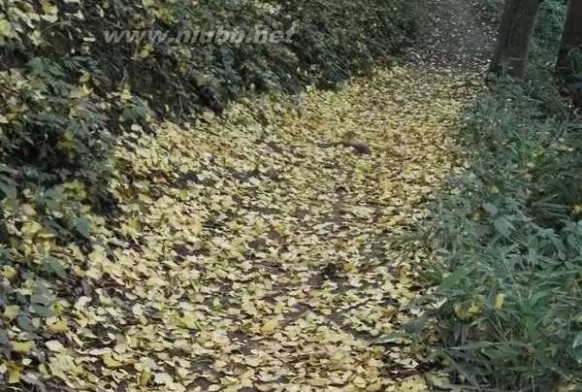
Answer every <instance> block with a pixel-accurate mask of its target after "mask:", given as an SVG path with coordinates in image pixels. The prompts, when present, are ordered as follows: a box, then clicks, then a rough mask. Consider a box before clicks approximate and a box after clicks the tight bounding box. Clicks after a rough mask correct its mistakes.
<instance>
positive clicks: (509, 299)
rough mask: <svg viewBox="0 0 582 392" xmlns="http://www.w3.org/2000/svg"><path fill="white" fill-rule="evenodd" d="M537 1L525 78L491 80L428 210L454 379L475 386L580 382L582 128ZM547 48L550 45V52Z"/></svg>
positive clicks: (549, 20)
mask: <svg viewBox="0 0 582 392" xmlns="http://www.w3.org/2000/svg"><path fill="white" fill-rule="evenodd" d="M557 5H559V3H558V2H553V3H552V2H546V4H545V5H544V10H543V11H542V17H541V20H540V23H539V26H538V33H537V37H538V38H537V40H536V44H535V48H536V51H537V52H536V54H535V56H534V58H533V59H534V61H533V63H532V66H531V69H530V77H531V80H530V81H528V82H524V83H521V84H517V83H515V82H513V81H509V80H498V81H496V82H495V83H494V86H493V88H492V91H491V92H490V93H488V94H484V95H483V96H482V97H480V98H479V99H478V100H477V101H476V102H475V104H474V105H473V106H472V107H471V108H469V109H468V110H467V112H466V115H465V118H464V125H463V128H462V140H463V150H464V151H467V153H466V156H465V159H467V161H468V162H469V163H470V168H469V169H468V170H467V171H466V172H465V173H464V174H463V175H462V176H461V177H459V178H456V179H454V180H453V181H452V182H451V188H452V191H451V192H450V194H449V195H447V196H446V197H444V198H443V199H442V200H441V201H440V202H439V204H438V205H435V208H434V210H433V212H434V215H433V218H434V224H432V225H431V227H430V228H428V229H427V232H426V234H427V236H428V237H427V238H428V239H429V241H430V243H431V245H432V247H433V249H435V259H437V260H439V261H438V262H435V263H434V265H432V267H433V268H431V270H430V274H428V275H427V276H428V277H430V279H432V281H433V282H434V283H435V284H437V285H438V289H437V290H436V291H435V293H434V295H433V296H431V297H430V301H431V302H434V303H438V304H440V306H439V307H438V309H436V310H435V313H434V314H435V316H436V317H437V319H438V321H439V322H438V324H437V325H438V331H439V336H440V338H441V339H442V343H443V346H442V348H441V349H439V350H437V351H438V352H436V353H435V355H437V356H440V357H444V358H446V359H447V360H448V361H449V362H450V363H451V364H452V368H453V369H454V372H455V374H456V376H457V379H456V381H457V382H459V383H462V384H465V385H471V386H472V387H475V388H477V389H480V390H511V391H517V390H519V391H550V390H557V389H558V388H564V390H575V389H568V388H574V386H576V385H581V383H582V366H581V364H582V353H581V350H580V339H582V338H581V334H582V305H581V304H582V300H581V298H582V220H581V219H580V218H581V217H582V187H581V186H580V184H582V181H581V180H582V178H581V173H580V165H581V164H582V162H581V161H580V156H581V154H580V151H581V149H582V143H581V142H580V132H581V128H580V126H579V124H577V123H575V122H571V121H570V118H569V117H570V116H569V113H567V112H566V110H565V109H564V108H563V106H562V99H561V98H560V95H559V93H558V91H557V90H556V88H555V87H554V86H553V78H552V74H551V63H550V62H548V61H547V60H548V58H549V57H547V55H549V53H550V52H552V54H553V55H555V53H553V49H552V50H549V51H547V52H546V51H542V48H544V47H551V46H544V45H546V44H542V43H543V42H546V41H545V40H548V41H547V42H550V41H551V42H552V45H553V47H554V48H556V47H557V46H556V40H558V42H559V33H558V32H557V31H556V29H555V28H556V26H557V25H558V24H559V23H560V20H562V19H561V18H562V17H563V12H562V11H563V9H562V8H560V7H562V5H560V7H557ZM552 58H553V57H552Z"/></svg>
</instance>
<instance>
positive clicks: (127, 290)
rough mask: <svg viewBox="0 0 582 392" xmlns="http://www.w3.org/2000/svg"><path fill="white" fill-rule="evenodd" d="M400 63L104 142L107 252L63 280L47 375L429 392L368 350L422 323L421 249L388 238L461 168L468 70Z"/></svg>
mask: <svg viewBox="0 0 582 392" xmlns="http://www.w3.org/2000/svg"><path fill="white" fill-rule="evenodd" d="M437 3H439V7H445V8H446V7H450V6H451V4H452V3H454V6H455V7H462V11H463V12H465V11H467V7H470V5H469V3H467V2H465V1H453V0H451V1H450V2H447V4H445V3H443V2H437ZM449 3H451V4H449ZM439 9H441V8H439ZM441 27H442V26H441ZM443 34H446V32H444V33H443ZM479 34H480V33H479ZM480 37H481V36H480ZM481 38H482V37H481ZM445 39H446V37H445ZM409 55H410V57H409V60H408V62H407V63H406V64H403V65H400V66H397V67H394V68H392V69H389V70H379V71H377V72H376V73H375V74H374V75H373V76H372V77H369V78H359V79H356V80H354V81H352V82H351V83H350V84H349V85H347V86H346V87H345V88H343V89H341V90H339V91H323V92H322V91H318V90H311V91H308V92H307V93H306V94H305V95H304V96H303V97H302V98H301V100H300V102H297V101H294V100H291V99H290V100H288V101H284V99H283V98H281V97H278V98H277V99H271V98H268V97H267V98H265V99H264V100H262V101H261V102H253V103H250V102H240V103H237V104H234V105H232V106H231V107H230V109H229V110H227V112H226V113H225V115H224V117H222V118H214V117H213V116H212V115H207V116H206V118H205V120H203V121H201V122H199V123H198V124H191V126H189V127H188V126H186V127H184V126H178V125H176V124H171V123H164V124H159V126H158V128H159V129H158V133H157V135H156V136H151V135H148V134H146V133H142V134H140V132H139V131H137V130H136V133H135V135H134V137H133V138H132V137H127V138H126V140H123V141H122V142H120V144H119V148H118V150H117V152H116V155H117V157H118V159H119V162H120V164H119V170H118V173H117V174H116V180H115V181H113V182H112V185H111V191H112V193H113V194H114V195H115V197H116V198H117V199H118V202H119V205H120V212H119V215H118V216H117V217H116V218H115V220H114V222H108V223H107V224H105V223H104V222H102V225H101V234H100V238H101V240H102V241H103V244H104V245H107V248H109V249H112V251H111V252H106V251H105V247H104V248H103V250H102V251H100V250H99V249H97V250H96V251H95V252H93V253H92V255H91V263H90V264H89V265H90V269H89V270H88V271H84V272H79V273H80V274H81V275H84V279H83V282H84V285H83V288H82V289H79V290H77V291H76V292H73V293H71V294H72V295H74V296H75V297H74V299H72V301H71V302H72V306H71V308H70V309H68V310H67V312H68V318H69V320H70V324H71V325H73V324H75V325H78V326H79V327H78V328H76V329H70V330H69V331H68V332H67V334H66V335H67V340H68V341H69V342H70V345H69V346H65V347H57V348H58V349H56V350H54V351H55V352H54V357H51V358H49V359H48V360H47V363H48V367H49V368H50V371H51V372H52V374H54V375H56V376H57V377H59V378H60V379H62V380H64V382H65V384H67V385H68V386H69V387H70V388H72V389H73V390H99V391H116V392H120V391H141V390H148V391H153V390H160V391H246V392H252V391H301V392H306V391H370V392H372V391H422V390H428V389H427V388H428V386H427V383H426V382H427V381H426V380H425V379H424V378H423V377H421V372H420V369H419V367H421V365H420V364H421V361H422V357H421V354H420V353H418V352H415V350H414V349H413V348H411V347H408V346H406V345H394V346H392V347H390V348H389V349H387V348H386V347H385V346H381V345H375V344H374V343H373V341H374V339H375V338H377V337H379V336H383V335H386V334H388V333H390V332H393V331H398V330H399V329H400V327H401V326H402V324H403V323H406V322H407V321H409V320H410V319H411V318H412V317H415V316H417V315H419V314H420V313H421V312H422V309H418V308H415V307H414V306H411V301H412V300H413V299H414V298H416V297H417V296H418V295H419V290H420V288H419V287H418V284H417V282H416V281H415V277H416V271H417V270H418V268H420V266H421V264H422V260H423V251H422V249H406V248H403V247H402V246H400V245H397V244H395V242H394V241H393V240H394V239H395V238H396V237H397V236H398V235H399V234H401V233H404V232H406V230H407V229H409V228H410V227H411V226H412V225H414V224H416V223H417V222H418V221H419V220H420V219H422V218H423V217H424V216H425V214H426V206H427V202H428V201H429V200H430V199H431V198H432V197H433V196H434V194H435V192H436V191H437V190H438V189H439V188H441V187H442V185H443V181H444V180H445V179H446V177H447V175H449V174H450V173H451V172H454V171H455V170H459V165H460V164H459V162H457V161H456V159H455V154H453V151H454V149H455V147H454V145H455V143H454V139H453V137H454V132H452V130H454V129H455V126H456V124H457V121H458V117H459V111H460V110H461V108H462V107H463V105H465V104H466V103H467V102H468V101H469V100H470V99H471V97H472V96H474V95H475V94H476V93H477V92H478V90H479V88H480V86H479V85H478V83H472V82H471V83H468V81H474V80H477V79H478V78H479V76H478V73H479V72H480V70H479V67H480V66H475V67H469V66H464V68H463V66H461V67H460V68H462V69H460V68H459V69H455V72H451V71H450V70H449V71H443V69H442V64H436V65H435V67H434V69H433V70H427V69H426V67H420V66H419V67H417V66H416V65H419V64H420V63H422V62H424V61H429V60H427V59H424V60H423V58H422V56H421V55H419V54H418V53H416V52H415V53H413V52H411V53H409ZM431 56H432V55H431ZM437 57H438V56H437ZM439 58H440V59H441V60H442V57H439ZM138 135H139V136H140V137H139V138H138V137H137V136H138ZM348 140H351V142H347V141H348ZM354 141H357V142H358V143H359V144H354V143H353V142H354ZM127 184H130V185H129V186H128V185H127ZM98 219H99V218H96V217H95V218H94V220H95V221H96V222H99V220H98ZM73 347H77V348H73ZM78 347H82V348H81V349H79V348H78Z"/></svg>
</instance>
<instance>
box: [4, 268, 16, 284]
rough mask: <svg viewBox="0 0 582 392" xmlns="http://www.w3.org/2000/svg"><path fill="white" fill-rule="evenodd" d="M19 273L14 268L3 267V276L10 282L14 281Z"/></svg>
mask: <svg viewBox="0 0 582 392" xmlns="http://www.w3.org/2000/svg"><path fill="white" fill-rule="evenodd" d="M17 273H18V272H17V271H16V269H15V268H14V267H11V266H9V265H5V266H4V267H2V275H3V276H4V277H5V278H6V279H8V280H12V279H14V277H15V276H16V274H17Z"/></svg>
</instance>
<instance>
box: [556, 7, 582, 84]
mask: <svg viewBox="0 0 582 392" xmlns="http://www.w3.org/2000/svg"><path fill="white" fill-rule="evenodd" d="M580 46H582V0H570V5H569V7H568V17H567V19H566V25H565V28H564V33H563V35H562V44H561V46H560V53H559V54H558V63H557V65H556V68H557V70H558V73H559V74H560V75H561V76H562V77H563V78H568V77H569V76H572V75H574V73H575V72H576V70H575V67H574V53H575V51H576V49H578V48H580Z"/></svg>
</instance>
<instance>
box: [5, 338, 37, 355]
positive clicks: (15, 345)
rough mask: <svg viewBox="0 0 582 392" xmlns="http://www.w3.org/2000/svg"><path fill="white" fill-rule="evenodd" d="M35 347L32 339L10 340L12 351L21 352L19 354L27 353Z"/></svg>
mask: <svg viewBox="0 0 582 392" xmlns="http://www.w3.org/2000/svg"><path fill="white" fill-rule="evenodd" d="M34 347H35V344H34V341H32V340H29V341H26V342H16V341H10V348H11V349H12V351H14V352H17V353H21V354H28V353H29V352H30V351H32V349H33V348H34Z"/></svg>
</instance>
